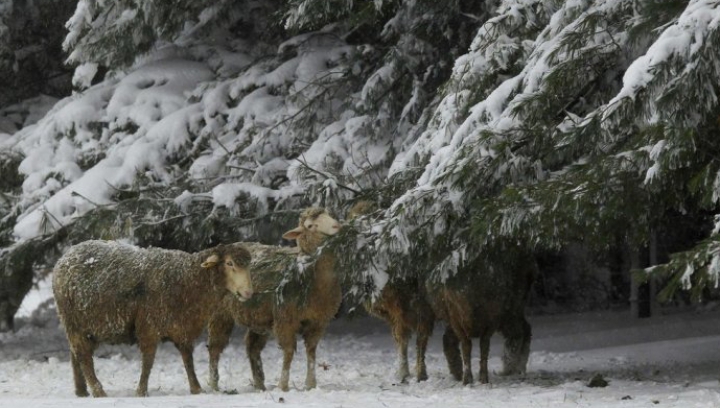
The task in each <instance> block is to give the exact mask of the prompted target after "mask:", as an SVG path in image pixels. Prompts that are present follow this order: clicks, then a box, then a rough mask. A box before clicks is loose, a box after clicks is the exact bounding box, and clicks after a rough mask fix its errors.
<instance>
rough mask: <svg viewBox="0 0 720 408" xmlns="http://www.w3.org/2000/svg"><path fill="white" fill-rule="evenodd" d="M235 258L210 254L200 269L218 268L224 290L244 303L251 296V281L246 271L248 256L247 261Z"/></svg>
mask: <svg viewBox="0 0 720 408" xmlns="http://www.w3.org/2000/svg"><path fill="white" fill-rule="evenodd" d="M235 258H236V257H233V256H232V255H224V256H222V257H221V256H220V255H218V254H212V255H210V256H209V257H208V258H207V259H206V260H205V262H203V263H202V267H203V268H213V267H216V266H218V267H220V269H221V270H222V272H223V274H224V275H225V288H226V289H227V290H229V291H230V292H231V293H233V294H234V295H235V296H236V297H237V298H238V300H240V301H241V302H244V301H246V300H248V299H250V298H251V297H252V295H253V287H252V280H251V279H250V270H249V269H248V264H249V256H248V257H247V259H245V257H242V258H241V259H235Z"/></svg>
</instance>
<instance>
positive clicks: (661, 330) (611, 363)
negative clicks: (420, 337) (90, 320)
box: [0, 311, 720, 408]
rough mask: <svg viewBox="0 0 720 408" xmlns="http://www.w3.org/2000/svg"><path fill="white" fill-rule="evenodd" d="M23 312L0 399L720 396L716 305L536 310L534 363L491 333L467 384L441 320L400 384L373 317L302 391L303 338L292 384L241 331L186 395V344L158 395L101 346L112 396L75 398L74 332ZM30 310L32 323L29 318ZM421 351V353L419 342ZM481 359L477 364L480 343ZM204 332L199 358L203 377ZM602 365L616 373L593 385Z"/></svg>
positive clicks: (429, 400)
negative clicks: (485, 374)
mask: <svg viewBox="0 0 720 408" xmlns="http://www.w3.org/2000/svg"><path fill="white" fill-rule="evenodd" d="M53 313H54V312H52V311H50V312H49V315H48V316H50V317H47V316H45V317H42V316H41V317H37V316H35V317H34V318H32V319H28V320H25V321H21V322H20V326H21V327H20V328H19V330H18V331H17V332H16V333H13V334H0V344H1V347H0V407H3V408H14V407H20V408H29V407H73V408H82V407H90V406H92V407H123V408H136V407H143V408H144V407H184V408H190V407H210V408H212V407H259V406H270V407H271V406H278V405H279V404H282V406H286V407H318V408H325V407H327V408H337V407H346V408H348V407H362V408H374V407H378V408H405V407H413V408H415V407H445V408H451V407H474V408H476V407H483V408H493V407H503V408H515V407H594V408H599V407H623V408H626V407H627V408H634V407H652V406H656V405H657V406H659V407H683V408H685V407H718V406H720V382H719V381H718V380H719V379H720V312H717V311H712V312H707V313H696V312H682V313H674V314H672V315H666V316H661V317H655V318H652V319H643V320H634V319H632V318H630V316H629V315H628V314H627V312H603V313H586V314H573V315H559V316H544V317H532V318H531V322H532V324H533V329H534V340H533V345H532V354H531V356H530V363H529V367H528V374H527V375H526V376H524V377H523V378H519V377H511V378H503V377H499V376H497V375H496V374H494V372H497V371H498V370H499V369H500V366H501V362H500V358H499V355H500V352H501V344H500V340H501V339H500V338H497V336H496V338H494V339H493V344H492V348H491V352H492V358H491V359H490V369H491V379H490V381H491V384H490V385H480V384H477V383H475V384H473V385H471V386H462V385H461V384H459V383H457V382H455V381H453V380H452V379H450V378H449V376H448V374H447V370H446V367H445V362H444V359H443V357H442V350H441V336H440V335H441V333H442V327H438V328H436V331H435V336H434V337H433V339H432V341H431V344H430V346H429V352H428V357H427V362H428V373H429V375H430V380H429V381H427V382H423V383H415V382H411V383H410V384H400V385H398V384H396V383H395V380H394V369H395V352H394V347H393V343H392V339H391V337H390V335H389V332H388V330H387V328H386V327H385V326H384V325H383V324H382V323H381V322H379V321H377V320H374V319H372V318H356V319H352V320H346V319H343V320H338V321H335V322H334V323H333V324H332V325H331V327H330V329H329V331H328V334H327V336H326V337H325V339H324V340H323V342H322V343H321V345H320V348H319V350H318V362H319V363H322V365H324V366H326V367H327V369H323V368H322V367H320V368H319V369H318V384H319V387H318V389H315V390H312V391H302V390H300V388H301V387H302V384H303V381H304V373H305V356H304V352H303V347H302V343H299V347H298V353H297V355H296V358H295V362H294V364H293V369H292V377H291V387H294V388H293V389H292V390H291V391H290V392H287V393H284V392H281V391H279V390H277V389H274V386H272V384H275V383H277V380H278V378H279V371H280V370H279V368H280V360H281V354H280V352H279V349H278V348H277V347H276V346H275V343H270V344H269V345H268V347H267V348H266V350H265V351H264V353H263V359H264V362H265V370H266V377H267V384H268V385H271V386H270V387H269V388H270V389H269V391H267V392H257V391H254V390H253V388H252V387H251V385H250V373H249V369H248V364H247V361H246V359H245V356H244V348H243V345H242V340H241V336H240V333H239V331H238V332H236V333H235V336H234V337H233V342H232V343H231V345H230V346H229V347H228V349H226V351H225V353H224V354H223V357H224V358H223V359H222V360H221V363H220V375H221V383H220V386H221V389H222V390H224V392H220V393H212V392H208V391H207V387H205V388H206V393H205V394H201V395H190V394H189V391H188V385H187V380H186V376H185V373H184V370H183V367H182V363H181V360H180V356H179V353H178V352H177V351H176V350H175V349H174V348H173V346H172V345H170V344H164V345H163V346H162V347H161V348H160V350H159V351H158V355H157V359H156V362H155V366H154V368H153V371H152V374H151V377H150V389H149V392H150V395H151V396H150V397H148V398H135V397H134V396H133V394H134V389H135V386H136V383H137V380H138V378H139V366H140V363H139V353H138V351H137V349H136V348H134V347H130V346H127V347H125V346H123V347H117V346H115V347H103V348H101V349H100V350H99V351H98V353H96V368H97V371H98V376H99V378H100V380H101V381H102V382H103V385H104V387H105V390H106V391H107V392H108V395H110V397H109V398H107V399H92V398H84V399H80V398H76V397H75V396H74V394H73V382H72V372H71V369H70V364H69V363H68V355H67V343H66V341H65V338H64V334H63V332H62V330H61V329H60V328H59V327H58V323H57V320H56V319H55V318H54V317H53ZM30 322H32V323H30ZM412 354H414V353H412ZM474 357H475V360H476V361H475V362H474V364H473V367H474V371H477V367H478V362H477V358H478V352H477V343H476V344H475V349H474ZM207 360H208V356H207V351H206V349H205V342H204V339H201V340H200V341H199V342H198V345H197V348H196V350H195V361H196V368H197V371H198V375H199V376H200V378H201V382H205V381H204V380H205V379H206V378H207ZM597 374H600V375H602V376H603V377H604V378H605V379H606V380H607V381H608V382H609V385H608V386H607V387H604V388H590V387H588V386H587V384H588V382H589V380H590V379H591V378H592V377H593V376H595V375H597Z"/></svg>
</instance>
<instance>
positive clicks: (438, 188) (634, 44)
mask: <svg viewBox="0 0 720 408" xmlns="http://www.w3.org/2000/svg"><path fill="white" fill-rule="evenodd" d="M518 3H519V4H518ZM528 5H529V4H528V3H527V2H513V1H510V2H503V3H502V5H501V6H500V7H499V8H498V9H497V10H496V11H497V12H498V16H496V17H493V18H492V19H491V20H489V21H488V22H487V23H486V24H485V25H484V26H483V28H481V29H480V30H479V31H478V35H477V37H476V39H475V42H474V46H473V48H472V49H471V51H470V53H469V54H468V55H467V56H464V57H461V58H460V59H458V61H457V63H456V67H455V72H456V73H457V72H460V73H461V75H458V74H456V75H455V76H454V77H461V76H462V75H467V72H473V71H475V70H477V71H479V72H480V74H477V75H478V76H480V75H482V74H484V73H485V72H489V70H488V69H487V68H486V67H485V66H483V65H482V64H478V63H475V64H468V63H467V61H480V62H481V63H483V62H485V60H486V59H485V58H487V52H486V49H490V48H491V46H488V44H493V42H492V41H490V40H488V39H490V38H492V36H493V35H495V34H497V33H498V30H501V29H502V25H498V24H497V23H495V21H497V20H501V21H503V20H504V21H513V19H519V20H520V22H519V25H520V26H525V25H526V24H527V25H532V24H539V25H540V26H542V27H543V28H542V30H541V31H540V32H539V34H537V35H536V36H535V35H534V33H531V37H530V38H528V40H527V41H526V42H523V43H522V44H523V45H524V46H525V47H526V48H525V52H524V53H523V58H524V60H523V61H522V62H521V63H520V64H519V65H520V67H521V69H520V70H518V71H515V72H511V73H509V75H507V76H506V77H505V78H502V79H501V81H499V83H497V84H490V85H489V86H488V87H487V88H485V89H484V90H483V92H481V93H480V95H481V97H480V99H479V101H472V102H471V103H470V104H468V105H462V104H458V102H457V101H458V100H460V101H462V99H460V98H458V97H457V95H456V94H454V93H448V94H447V96H446V98H445V99H444V101H443V103H441V104H440V107H439V108H438V109H437V111H436V112H435V114H434V115H435V117H436V118H437V119H435V122H436V123H440V124H441V125H440V126H438V128H437V129H432V127H430V128H429V131H430V133H426V136H425V137H420V138H419V139H418V140H417V142H416V146H417V147H414V148H413V149H412V150H411V151H413V152H415V158H416V160H417V162H416V163H420V164H422V165H424V170H423V173H422V175H421V176H420V177H419V178H417V182H418V183H417V186H416V187H414V188H413V189H411V190H409V191H408V192H407V193H406V194H405V195H403V196H402V197H401V198H400V199H398V200H397V201H395V203H394V204H393V207H392V208H391V209H390V210H389V211H388V215H389V217H388V219H387V221H386V224H385V225H386V227H385V228H384V229H383V230H382V232H381V233H380V234H378V237H377V238H376V241H378V242H382V244H380V243H378V244H376V247H377V248H381V250H383V249H384V252H387V255H385V257H386V259H392V258H393V257H397V256H398V253H399V254H403V253H405V254H408V253H410V254H412V255H413V256H416V254H413V253H412V251H410V252H408V251H407V250H398V249H397V248H400V249H404V248H407V247H410V248H412V246H413V245H412V243H416V242H421V243H422V244H421V245H422V246H424V247H427V246H437V245H445V248H444V249H443V250H442V251H440V252H441V255H440V257H438V258H437V259H435V262H434V265H436V267H435V269H434V270H433V271H432V272H430V273H431V275H439V276H440V277H441V278H443V277H447V276H448V275H449V274H452V273H454V271H455V270H456V269H457V267H458V266H459V265H460V264H462V261H463V259H472V258H474V257H475V256H477V255H478V254H482V253H483V252H484V251H485V252H486V253H488V254H489V253H491V252H492V251H493V249H494V248H496V246H495V243H496V242H498V240H500V238H507V239H511V240H517V241H519V242H524V243H525V244H526V245H530V246H534V247H541V248H543V247H544V248H548V247H550V248H552V247H558V246H561V245H563V244H565V243H567V242H570V241H573V240H581V241H584V242H587V243H588V244H590V245H595V246H597V247H599V248H606V247H607V246H609V245H611V244H612V243H614V242H615V241H616V239H617V237H618V235H619V236H622V237H624V239H626V240H627V241H628V242H630V243H631V244H632V245H642V244H644V243H645V242H647V240H648V238H649V236H650V234H649V231H650V230H652V229H657V228H663V227H664V228H666V229H667V227H668V226H669V225H670V226H671V225H672V224H671V221H670V220H669V218H670V217H669V215H671V214H687V216H688V218H689V219H697V218H703V217H707V214H714V213H716V212H717V193H716V191H717V182H716V180H717V174H718V173H717V170H718V168H717V164H716V161H715V160H714V157H716V151H717V149H716V143H715V142H713V140H714V139H715V135H716V134H717V128H718V122H717V114H718V112H717V111H718V104H717V97H716V92H717V89H718V81H717V78H718V75H717V74H718V61H717V58H715V57H714V55H715V54H714V53H713V51H712V50H713V47H715V46H716V45H717V40H718V31H717V30H718V22H719V21H720V20H718V18H717V17H718V12H717V3H716V2H705V1H691V2H654V1H647V2H646V1H641V2H625V1H594V2H593V1H586V2H565V3H560V4H553V3H552V2H543V3H540V2H538V3H537V5H536V7H533V8H531V10H533V11H536V10H541V11H543V12H546V13H547V16H549V18H542V17H543V16H542V14H541V15H540V16H538V15H532V14H521V13H518V10H526V8H525V7H526V6H528ZM503 11H505V13H507V14H503ZM510 33H512V34H514V32H512V31H511V32H510ZM505 35H506V34H505V33H504V32H501V34H500V38H502V39H503V40H504V39H505V38H506V37H505ZM508 37H510V38H512V36H508ZM478 44H480V45H484V46H481V47H478ZM476 67H479V69H478V68H476ZM490 72H491V71H490ZM451 83H452V82H451ZM476 83H478V82H476ZM460 95H462V94H460ZM458 105H459V106H458ZM463 109H465V110H466V111H463ZM466 112H467V113H466ZM448 118H449V119H448ZM426 132H428V130H426ZM409 157H412V156H409ZM405 166H407V165H406V164H405V163H402V165H401V166H398V169H399V171H400V172H403V171H405ZM408 167H410V168H412V166H408ZM714 237H715V234H714V235H713V236H712V237H711V238H710V239H709V240H707V241H704V242H701V243H700V244H699V245H698V246H697V247H695V249H693V250H691V251H690V252H688V253H684V254H681V255H679V256H678V257H676V258H675V259H674V260H673V261H672V262H671V263H670V264H669V265H667V266H666V267H665V268H663V269H669V270H671V271H676V273H679V274H680V275H678V277H677V278H676V280H679V281H683V282H685V283H686V284H687V283H689V282H690V279H691V278H690V277H691V276H693V273H694V272H696V271H699V270H703V271H707V272H709V275H695V276H696V277H697V278H698V279H697V281H698V282H697V283H699V284H701V285H699V286H697V287H698V288H702V287H703V286H704V285H702V284H703V283H707V282H712V283H714V284H716V283H717V278H716V276H717V272H718V270H720V269H719V268H718V267H717V265H720V262H718V260H717V258H716V256H717V255H716V254H717V252H716V247H714V243H715V238H714ZM393 242H395V243H397V244H396V245H388V244H387V243H391V244H392V243H393ZM428 243H431V245H428ZM443 252H444V254H445V256H444V257H443V255H442V253H443ZM708 266H709V267H708ZM701 268H704V269H701Z"/></svg>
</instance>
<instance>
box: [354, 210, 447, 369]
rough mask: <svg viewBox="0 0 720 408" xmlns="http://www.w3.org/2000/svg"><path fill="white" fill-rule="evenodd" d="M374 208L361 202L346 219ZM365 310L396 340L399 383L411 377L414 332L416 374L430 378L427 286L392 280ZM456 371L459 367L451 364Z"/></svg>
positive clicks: (430, 326) (430, 325)
mask: <svg viewBox="0 0 720 408" xmlns="http://www.w3.org/2000/svg"><path fill="white" fill-rule="evenodd" d="M374 210H375V205H374V204H373V203H371V202H369V201H365V200H363V201H359V202H357V203H355V204H354V205H353V206H352V207H351V208H350V210H348V214H347V217H346V218H347V220H348V221H351V220H354V219H355V218H357V217H359V216H362V215H367V214H370V213H371V212H373V211H374ZM363 306H364V307H365V310H367V312H368V313H369V314H370V315H372V316H375V317H377V318H380V319H382V320H384V321H385V322H386V323H387V324H388V325H389V326H390V330H391V333H392V336H393V339H394V340H395V347H396V348H397V354H398V371H397V374H396V375H397V378H398V380H399V381H400V382H403V383H405V382H407V380H408V378H409V377H410V369H409V367H408V343H409V340H410V336H411V335H412V333H413V332H415V333H416V336H417V337H416V345H415V351H416V353H415V355H416V363H415V371H416V379H417V381H418V382H419V381H425V380H427V379H428V375H427V367H426V365H425V351H426V349H427V344H428V340H429V339H430V337H431V336H432V333H433V329H434V327H435V321H436V316H435V313H434V312H433V310H432V307H431V306H430V303H429V302H428V300H427V294H426V293H425V287H424V285H421V284H420V281H419V280H418V279H417V277H406V278H404V279H402V280H393V281H390V282H388V283H386V284H385V286H384V287H383V288H382V289H381V291H380V294H379V295H378V297H377V298H375V299H370V300H367V301H365V302H364V303H363ZM450 367H451V368H453V369H455V368H456V367H457V365H456V364H455V365H450ZM451 374H452V375H453V377H454V378H455V379H457V380H460V376H461V374H460V371H459V368H458V369H456V371H455V372H451Z"/></svg>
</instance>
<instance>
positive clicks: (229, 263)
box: [225, 261, 233, 266]
mask: <svg viewBox="0 0 720 408" xmlns="http://www.w3.org/2000/svg"><path fill="white" fill-rule="evenodd" d="M225 265H227V266H233V263H232V262H231V261H227V262H226V263H225Z"/></svg>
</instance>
